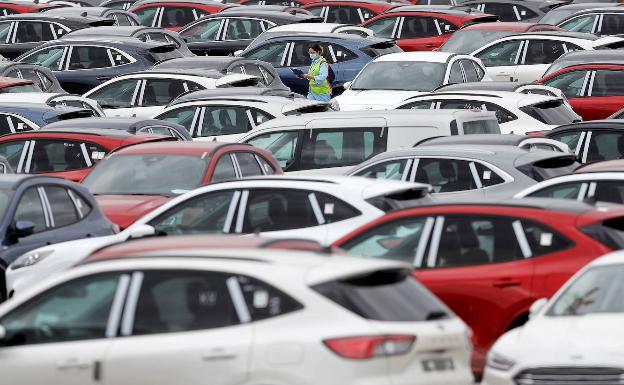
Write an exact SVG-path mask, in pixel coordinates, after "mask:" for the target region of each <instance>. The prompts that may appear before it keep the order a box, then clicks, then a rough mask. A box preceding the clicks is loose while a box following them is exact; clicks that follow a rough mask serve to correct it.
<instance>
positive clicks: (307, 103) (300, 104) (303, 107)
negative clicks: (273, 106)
mask: <svg viewBox="0 0 624 385" xmlns="http://www.w3.org/2000/svg"><path fill="white" fill-rule="evenodd" d="M329 109H330V105H329V103H325V102H318V101H313V100H307V99H302V100H294V101H293V102H292V103H289V104H287V105H285V106H284V107H282V114H284V115H301V114H309V113H313V112H326V111H328V110H329Z"/></svg>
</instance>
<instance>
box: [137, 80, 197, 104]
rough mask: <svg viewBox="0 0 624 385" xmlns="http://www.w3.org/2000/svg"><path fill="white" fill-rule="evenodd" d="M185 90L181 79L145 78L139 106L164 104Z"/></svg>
mask: <svg viewBox="0 0 624 385" xmlns="http://www.w3.org/2000/svg"><path fill="white" fill-rule="evenodd" d="M185 91H186V89H185V88H184V81H183V80H178V79H147V80H146V83H145V88H144V91H143V100H142V101H141V106H143V107H149V106H165V105H167V104H169V102H171V101H172V100H173V99H175V98H176V97H177V96H178V95H180V94H182V93H184V92H185Z"/></svg>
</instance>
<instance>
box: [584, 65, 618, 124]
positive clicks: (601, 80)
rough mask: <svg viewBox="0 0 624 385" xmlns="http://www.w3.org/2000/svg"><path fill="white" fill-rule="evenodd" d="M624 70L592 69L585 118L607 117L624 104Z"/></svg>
mask: <svg viewBox="0 0 624 385" xmlns="http://www.w3.org/2000/svg"><path fill="white" fill-rule="evenodd" d="M622 82H624V71H622V70H608V69H604V70H602V69H600V70H595V71H592V73H591V76H590V78H589V83H588V84H589V85H588V87H587V101H588V103H587V106H585V105H584V104H583V107H587V108H586V109H585V113H584V115H583V119H585V120H597V119H606V118H608V117H609V116H610V115H611V114H613V113H615V112H617V111H619V110H620V109H621V108H622V106H623V105H624V83H622Z"/></svg>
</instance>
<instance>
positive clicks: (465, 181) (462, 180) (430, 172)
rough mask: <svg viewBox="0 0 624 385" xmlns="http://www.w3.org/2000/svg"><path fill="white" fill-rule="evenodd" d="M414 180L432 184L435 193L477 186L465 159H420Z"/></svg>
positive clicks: (471, 188)
mask: <svg viewBox="0 0 624 385" xmlns="http://www.w3.org/2000/svg"><path fill="white" fill-rule="evenodd" d="M412 167H416V173H415V177H414V182H419V183H426V184H430V185H431V187H432V188H433V192H435V193H445V192H455V191H465V190H473V189H476V188H477V185H476V182H475V180H474V177H473V175H472V172H471V170H470V165H469V162H467V161H465V160H457V159H446V158H440V159H437V158H421V159H418V163H416V164H415V165H414V166H412Z"/></svg>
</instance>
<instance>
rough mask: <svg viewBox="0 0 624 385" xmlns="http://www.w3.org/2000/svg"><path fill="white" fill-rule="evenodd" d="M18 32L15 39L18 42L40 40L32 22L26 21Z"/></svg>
mask: <svg viewBox="0 0 624 385" xmlns="http://www.w3.org/2000/svg"><path fill="white" fill-rule="evenodd" d="M19 32H20V33H18V34H17V36H16V40H17V42H18V43H28V42H34V41H41V39H40V38H39V36H37V31H36V30H35V27H34V26H33V25H32V23H28V22H27V23H26V25H25V26H24V28H23V29H20V30H19Z"/></svg>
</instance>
